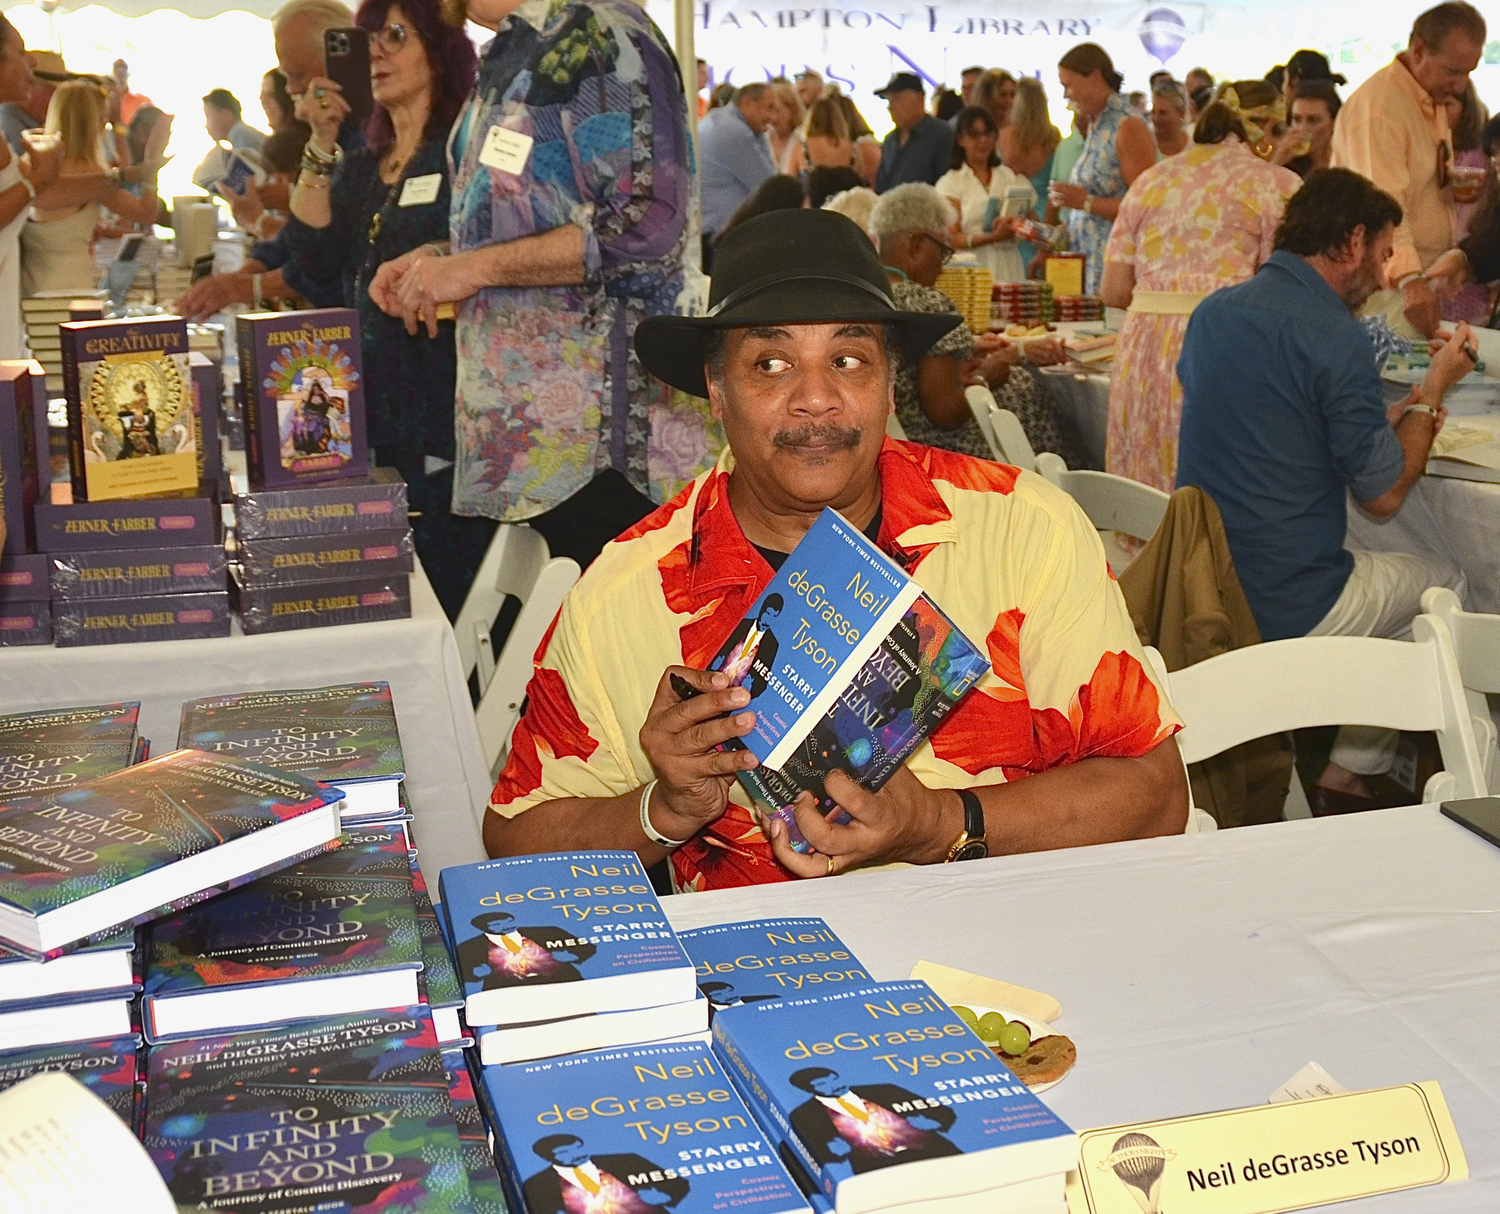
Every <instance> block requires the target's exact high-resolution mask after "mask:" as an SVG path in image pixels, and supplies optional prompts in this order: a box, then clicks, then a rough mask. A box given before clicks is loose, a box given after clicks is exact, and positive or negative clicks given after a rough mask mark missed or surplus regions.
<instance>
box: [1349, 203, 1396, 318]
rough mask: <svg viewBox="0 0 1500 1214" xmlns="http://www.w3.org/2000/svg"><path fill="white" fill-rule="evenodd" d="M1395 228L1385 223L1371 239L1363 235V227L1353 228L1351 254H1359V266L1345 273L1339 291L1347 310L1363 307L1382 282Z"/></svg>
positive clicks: (1381, 285)
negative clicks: (1341, 287)
mask: <svg viewBox="0 0 1500 1214" xmlns="http://www.w3.org/2000/svg"><path fill="white" fill-rule="evenodd" d="M1395 235H1396V229H1395V228H1394V227H1392V226H1391V225H1390V224H1386V226H1385V227H1383V228H1381V229H1380V231H1379V232H1378V233H1376V236H1375V239H1374V240H1369V239H1368V238H1367V237H1366V236H1365V230H1364V228H1362V227H1360V228H1355V229H1354V233H1353V235H1352V236H1350V238H1349V252H1350V254H1351V256H1359V267H1358V269H1356V270H1355V271H1354V273H1353V274H1351V275H1350V276H1349V280H1348V282H1347V283H1346V284H1345V285H1344V290H1343V292H1342V293H1341V294H1342V296H1343V300H1344V303H1345V305H1346V306H1347V307H1348V309H1349V311H1351V312H1358V311H1359V309H1360V308H1362V307H1364V303H1365V300H1367V299H1369V298H1370V296H1371V295H1373V294H1375V292H1376V291H1378V290H1380V288H1381V287H1383V286H1384V285H1385V263H1386V262H1388V261H1389V260H1390V259H1391V251H1392V242H1393V241H1394V239H1395Z"/></svg>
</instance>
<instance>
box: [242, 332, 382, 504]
mask: <svg viewBox="0 0 1500 1214" xmlns="http://www.w3.org/2000/svg"><path fill="white" fill-rule="evenodd" d="M235 333H236V336H237V338H238V345H239V356H240V377H241V382H242V383H243V384H244V386H245V451H246V456H247V463H248V465H249V472H250V485H251V487H252V488H255V489H276V488H283V487H287V486H291V485H299V484H303V483H305V482H308V481H326V480H337V479H341V478H343V477H351V476H364V475H365V474H366V473H368V472H369V470H370V462H369V439H368V438H367V437H366V434H365V397H364V363H363V359H362V358H361V356H360V348H359V316H358V314H357V313H356V312H354V311H353V310H352V309H350V308H319V309H314V310H309V311H305V312H256V313H251V314H248V315H245V316H241V317H240V318H239V320H238V321H237V322H236V329H235Z"/></svg>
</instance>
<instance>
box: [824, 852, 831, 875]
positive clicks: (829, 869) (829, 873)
mask: <svg viewBox="0 0 1500 1214" xmlns="http://www.w3.org/2000/svg"><path fill="white" fill-rule="evenodd" d="M823 875H824V876H825V877H831V876H833V857H832V856H829V857H828V871H827V872H826V873H824V874H823Z"/></svg>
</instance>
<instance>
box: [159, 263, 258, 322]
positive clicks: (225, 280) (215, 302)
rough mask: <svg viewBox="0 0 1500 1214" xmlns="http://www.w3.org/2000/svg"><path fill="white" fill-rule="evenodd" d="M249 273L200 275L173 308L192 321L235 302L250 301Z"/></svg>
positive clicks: (208, 315)
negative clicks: (202, 276) (205, 276)
mask: <svg viewBox="0 0 1500 1214" xmlns="http://www.w3.org/2000/svg"><path fill="white" fill-rule="evenodd" d="M251 286H252V284H251V282H250V275H249V274H210V275H209V276H208V277H207V278H200V279H199V280H198V281H197V282H195V283H194V284H193V285H192V286H190V287H189V288H188V289H187V290H186V291H185V292H184V293H183V295H182V297H181V298H180V299H178V300H177V303H176V305H175V308H174V310H175V311H176V313H177V315H178V316H181V317H182V318H183V319H184V320H186V321H189V322H191V323H195V324H196V323H197V322H199V321H203V320H207V319H208V318H209V317H210V316H212V315H213V314H214V313H215V312H222V311H223V310H224V309H225V308H227V307H228V306H229V305H230V304H232V303H251V302H253V299H252V291H251Z"/></svg>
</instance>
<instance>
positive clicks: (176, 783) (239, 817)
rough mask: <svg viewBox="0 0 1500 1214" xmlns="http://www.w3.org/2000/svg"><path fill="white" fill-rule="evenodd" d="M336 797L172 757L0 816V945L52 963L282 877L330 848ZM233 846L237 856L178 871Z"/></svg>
mask: <svg viewBox="0 0 1500 1214" xmlns="http://www.w3.org/2000/svg"><path fill="white" fill-rule="evenodd" d="M341 797H342V794H341V793H340V792H338V791H337V790H336V789H335V790H330V789H324V788H320V787H319V786H318V785H316V784H314V783H312V781H310V780H304V779H302V778H300V777H298V776H294V775H288V774H286V773H283V772H279V771H271V770H269V769H268V768H264V767H258V766H256V765H254V764H251V763H246V762H244V761H243V760H240V759H233V758H228V757H224V756H215V755H207V754H204V753H202V752H201V751H196V750H177V751H173V752H172V753H171V754H166V755H163V756H161V758H159V759H152V760H150V761H149V762H146V763H137V764H136V765H135V766H133V767H126V768H124V769H123V770H121V771H117V772H114V773H113V774H111V775H107V776H102V777H101V778H99V779H97V780H94V781H91V782H90V783H88V784H85V785H80V786H79V787H77V788H72V789H67V790H65V791H62V792H56V793H52V794H50V795H49V796H45V797H40V798H37V799H35V800H33V801H27V802H23V803H22V804H20V805H14V806H0V943H4V944H6V945H7V946H9V947H11V948H14V949H17V950H18V951H21V952H25V953H28V954H32V955H38V954H40V955H49V954H52V955H55V954H57V953H60V952H61V951H63V949H64V948H66V947H68V946H70V945H73V944H75V943H77V942H78V941H79V940H81V939H83V938H85V937H88V936H92V935H95V934H97V933H99V932H102V931H105V930H109V929H115V928H118V927H120V926H122V925H123V924H125V923H139V922H144V921H145V920H147V919H152V918H156V917H157V916H159V915H162V914H167V913H170V912H171V911H173V910H177V909H181V906H183V905H190V904H191V902H195V901H199V900H201V899H202V898H204V897H207V896H208V895H209V893H210V892H219V891H222V890H224V889H227V888H230V887H232V886H233V885H237V884H243V881H244V879H245V878H247V877H248V876H250V875H251V872H252V871H254V870H259V869H264V868H267V867H272V868H280V867H283V866H284V865H286V864H289V863H291V862H292V861H293V860H294V859H296V858H299V857H300V856H302V855H303V854H305V853H308V852H310V851H312V850H313V849H315V848H319V847H321V846H323V845H325V844H327V843H329V842H331V841H332V840H333V839H335V838H336V837H337V834H338V827H337V815H338V811H337V807H336V803H337V802H338V801H339V800H340V799H341ZM271 832H275V833H274V834H272V833H271ZM262 833H264V835H265V837H264V838H258V837H256V836H260V835H262ZM252 844H253V845H254V846H253V847H252V846H251V845H252ZM236 845H237V846H236ZM229 846H235V851H234V852H233V853H228V852H226V853H225V854H224V855H223V856H222V857H219V856H216V857H214V859H213V860H212V861H207V860H204V861H200V862H198V863H196V864H188V863H185V862H187V861H191V860H194V859H196V858H197V857H199V856H200V855H202V854H203V853H206V852H212V851H214V850H215V849H218V848H223V847H229ZM233 856H243V857H245V859H244V862H243V866H241V865H240V863H239V862H237V861H235V860H234V859H233V858H232V857H233ZM250 856H255V857H257V858H258V863H257V862H252V861H251V860H250V858H249V857H250ZM268 856H269V857H272V858H271V859H270V860H269V861H268V860H267V857H268ZM179 865H180V866H181V867H176V866H179ZM256 875H259V873H258V871H257V872H256ZM147 877H149V878H151V879H150V880H149V881H141V882H140V884H139V885H138V886H132V887H131V888H129V889H122V888H121V887H122V886H125V885H126V884H127V883H130V882H134V881H137V880H138V879H140V878H147ZM101 895H108V896H105V897H101ZM96 899H97V900H96ZM183 899H187V900H188V901H186V902H183V901H182V900H183ZM95 907H97V908H98V909H97V912H95V910H94V908H95Z"/></svg>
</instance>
